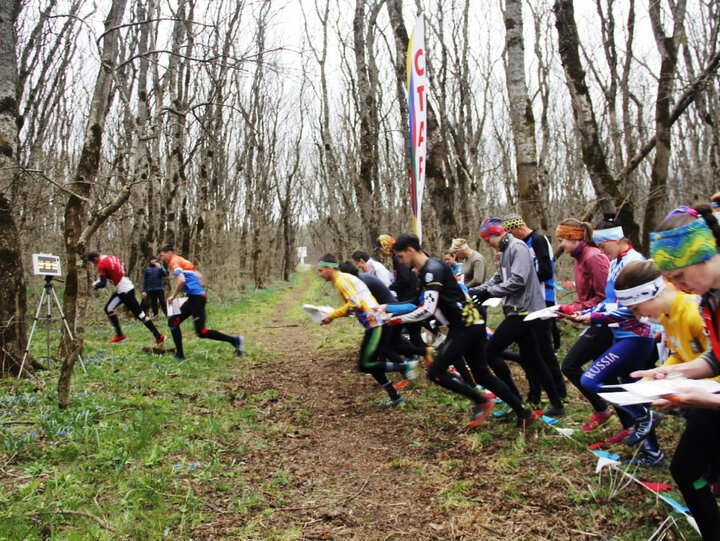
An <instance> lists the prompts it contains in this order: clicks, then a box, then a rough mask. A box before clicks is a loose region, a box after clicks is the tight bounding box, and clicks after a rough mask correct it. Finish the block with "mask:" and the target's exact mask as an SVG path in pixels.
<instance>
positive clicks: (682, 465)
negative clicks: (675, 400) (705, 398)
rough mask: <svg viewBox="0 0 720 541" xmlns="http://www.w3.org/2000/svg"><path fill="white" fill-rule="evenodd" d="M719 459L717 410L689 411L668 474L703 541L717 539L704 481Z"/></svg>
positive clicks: (717, 517) (719, 524)
mask: <svg viewBox="0 0 720 541" xmlns="http://www.w3.org/2000/svg"><path fill="white" fill-rule="evenodd" d="M718 456H720V411H717V410H691V411H690V412H689V413H688V414H687V427H686V428H685V432H684V433H683V435H682V436H681V438H680V442H679V443H678V446H677V449H675V455H674V456H673V459H672V463H671V464H670V472H671V473H672V476H673V479H675V482H676V483H677V484H678V488H680V491H681V492H682V495H683V498H685V503H686V504H687V506H688V508H689V509H690V512H691V513H692V516H693V518H695V521H696V522H697V524H698V527H699V528H700V533H702V538H703V540H704V541H709V540H720V511H719V510H718V505H717V501H716V500H715V496H713V494H712V492H711V491H710V487H709V486H708V484H707V481H706V480H705V478H704V475H705V472H706V471H707V469H708V466H710V465H711V464H713V463H714V462H716V461H717V458H718Z"/></svg>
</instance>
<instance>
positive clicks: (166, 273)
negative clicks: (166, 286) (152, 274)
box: [160, 265, 168, 278]
mask: <svg viewBox="0 0 720 541" xmlns="http://www.w3.org/2000/svg"><path fill="white" fill-rule="evenodd" d="M160 274H162V275H163V278H165V277H166V276H167V275H168V272H167V269H166V268H165V265H160Z"/></svg>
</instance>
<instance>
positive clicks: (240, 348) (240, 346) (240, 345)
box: [235, 334, 245, 357]
mask: <svg viewBox="0 0 720 541" xmlns="http://www.w3.org/2000/svg"><path fill="white" fill-rule="evenodd" d="M243 353H245V341H244V340H243V337H242V336H240V335H239V334H238V335H237V336H236V337H235V355H237V356H238V357H242V354H243Z"/></svg>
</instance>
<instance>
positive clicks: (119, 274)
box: [97, 255, 135, 293]
mask: <svg viewBox="0 0 720 541" xmlns="http://www.w3.org/2000/svg"><path fill="white" fill-rule="evenodd" d="M97 270H98V273H100V276H105V277H106V278H107V279H108V280H110V281H111V282H112V283H113V284H114V285H115V289H116V290H117V292H118V293H127V292H128V291H130V290H131V289H134V287H135V286H133V283H132V281H131V280H130V278H128V277H127V276H125V264H124V263H123V262H122V259H120V258H119V257H118V256H115V255H106V256H104V257H101V258H100V261H99V262H98V264H97Z"/></svg>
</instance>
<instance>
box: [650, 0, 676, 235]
mask: <svg viewBox="0 0 720 541" xmlns="http://www.w3.org/2000/svg"><path fill="white" fill-rule="evenodd" d="M660 11H661V6H660V2H659V0H653V1H651V2H650V6H649V12H650V22H651V23H652V27H653V34H655V41H656V43H657V48H658V52H659V53H660V58H661V60H660V79H659V81H658V91H657V100H656V102H655V140H656V143H655V160H654V161H653V166H652V172H651V175H650V191H649V192H648V201H647V207H646V209H645V219H644V221H643V244H642V245H643V246H647V245H648V240H649V237H650V231H652V229H653V228H654V227H655V226H657V225H658V222H659V217H660V216H661V213H662V210H663V206H664V203H665V199H666V196H665V190H666V187H667V177H668V166H669V164H670V126H671V125H672V121H671V119H670V112H671V107H670V105H671V100H672V97H673V90H674V88H675V72H676V70H677V61H678V49H679V47H680V43H681V40H682V37H683V34H684V33H685V30H684V21H685V0H678V1H677V2H676V3H675V4H674V8H673V9H672V14H673V18H674V21H673V33H672V35H671V36H670V37H667V36H665V30H664V29H663V24H662V20H661V15H660Z"/></svg>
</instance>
